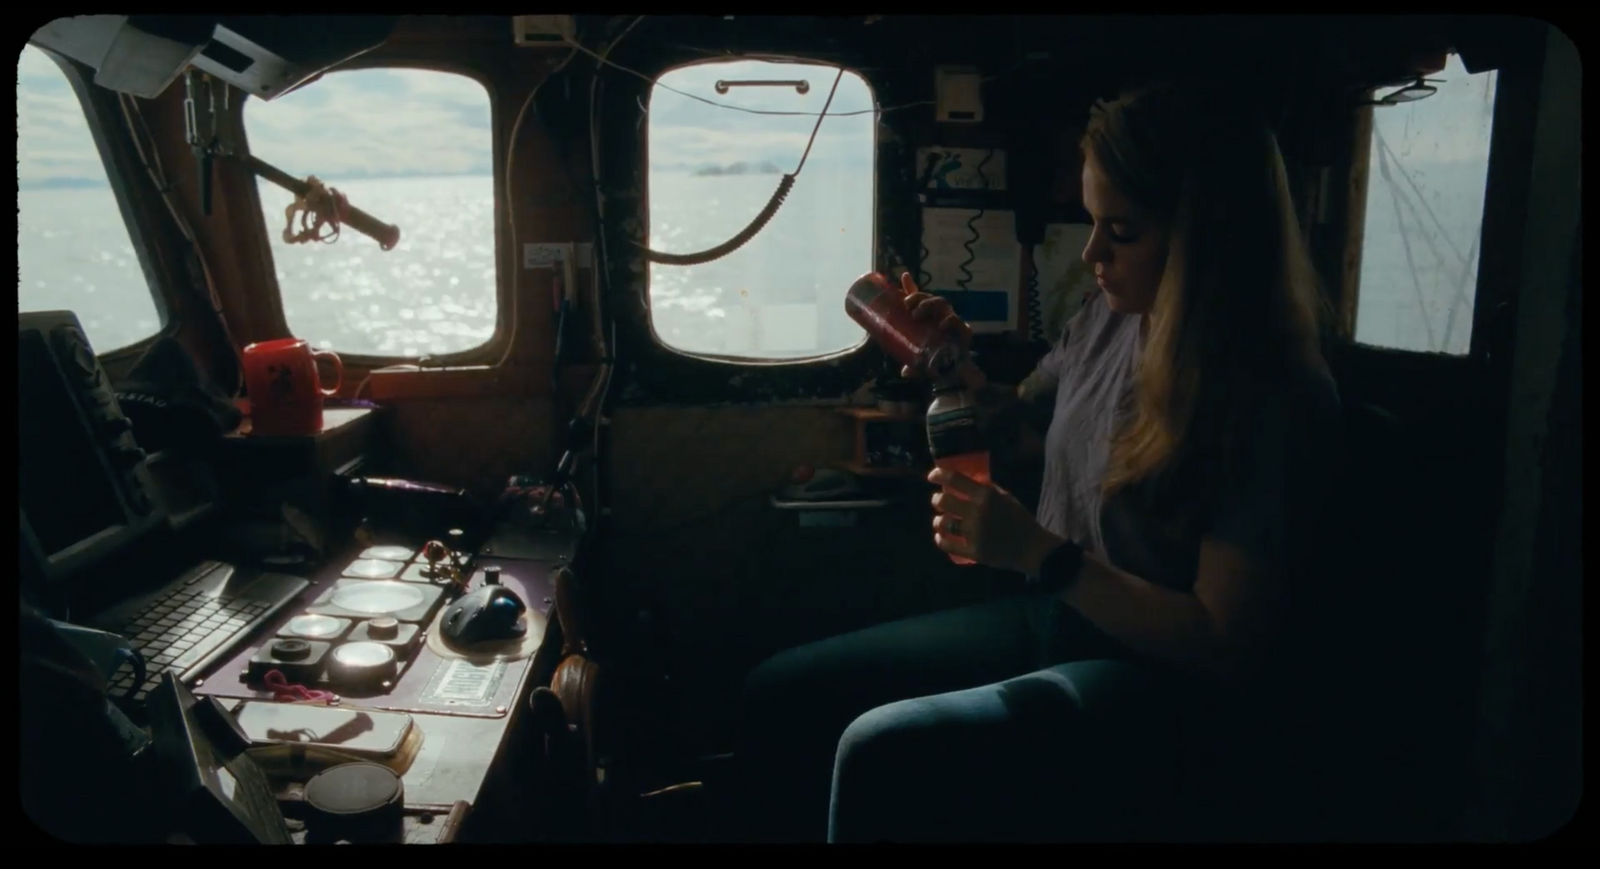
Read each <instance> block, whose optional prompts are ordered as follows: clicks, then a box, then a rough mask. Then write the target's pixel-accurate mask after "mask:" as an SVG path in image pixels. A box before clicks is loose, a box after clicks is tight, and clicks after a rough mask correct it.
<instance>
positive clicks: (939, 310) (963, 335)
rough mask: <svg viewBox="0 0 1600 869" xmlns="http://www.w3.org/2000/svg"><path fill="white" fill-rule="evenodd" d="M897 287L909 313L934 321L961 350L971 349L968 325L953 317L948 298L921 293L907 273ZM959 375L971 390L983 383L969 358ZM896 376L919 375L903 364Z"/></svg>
mask: <svg viewBox="0 0 1600 869" xmlns="http://www.w3.org/2000/svg"><path fill="white" fill-rule="evenodd" d="M900 289H901V291H902V292H904V293H905V306H906V308H908V309H909V310H910V311H911V316H913V317H915V318H916V319H918V320H920V321H922V322H926V323H936V324H938V326H939V331H941V332H943V333H945V334H947V335H949V336H951V337H952V338H955V339H956V340H957V341H959V342H960V343H961V349H962V350H963V351H970V350H971V349H972V327H971V326H969V325H967V323H966V321H965V320H962V319H961V318H960V317H958V316H956V313H955V310H954V309H953V308H951V307H950V302H949V300H947V299H942V298H940V297H938V296H935V295H933V294H931V293H924V292H923V291H922V290H921V288H919V287H918V286H917V282H916V281H915V280H913V279H912V277H911V273H910V272H906V273H905V274H902V275H901V276H900ZM961 374H962V377H963V379H965V380H966V381H967V386H968V387H969V388H971V389H974V390H978V389H982V388H983V387H984V386H986V385H987V380H986V379H985V378H984V376H983V372H982V371H980V370H979V369H978V366H976V365H973V364H972V363H971V361H970V360H969V361H967V362H966V363H965V364H964V365H963V366H962V371H961ZM900 376H901V377H904V378H906V379H907V380H915V379H917V378H919V377H921V376H922V372H920V371H918V370H916V369H915V368H913V367H911V366H910V365H905V366H901V368H900Z"/></svg>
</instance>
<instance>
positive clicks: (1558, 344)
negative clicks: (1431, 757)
mask: <svg viewBox="0 0 1600 869" xmlns="http://www.w3.org/2000/svg"><path fill="white" fill-rule="evenodd" d="M1543 35H1544V40H1543V45H1542V48H1543V51H1542V52H1541V61H1542V62H1541V63H1540V64H1539V66H1538V68H1537V69H1536V70H1535V73H1536V75H1535V76H1534V77H1533V80H1534V81H1535V82H1536V83H1537V96H1536V98H1535V99H1533V100H1530V107H1531V108H1532V110H1533V111H1532V114H1531V118H1530V120H1531V123H1529V124H1528V125H1527V126H1526V128H1525V129H1524V130H1523V131H1522V132H1523V133H1524V135H1526V136H1527V137H1528V140H1529V141H1528V144H1529V148H1528V151H1527V159H1526V160H1524V161H1522V162H1521V164H1520V166H1519V168H1520V174H1521V175H1522V176H1523V177H1524V178H1525V180H1524V182H1523V183H1524V184H1525V188H1524V189H1525V190H1526V197H1527V198H1526V201H1527V203H1529V204H1530V206H1531V207H1529V208H1528V209H1527V210H1526V212H1525V213H1526V219H1525V221H1524V222H1523V223H1522V224H1521V225H1518V226H1515V230H1516V238H1517V242H1518V254H1519V256H1518V258H1517V259H1516V260H1515V261H1514V262H1513V263H1512V265H1514V266H1515V270H1514V272H1512V273H1511V275H1509V276H1508V277H1509V278H1510V280H1511V284H1510V286H1509V287H1508V289H1509V290H1510V293H1511V296H1510V300H1509V304H1508V311H1507V312H1506V314H1505V316H1504V317H1503V319H1502V321H1501V323H1500V324H1499V325H1501V327H1502V328H1503V329H1504V330H1505V331H1506V332H1508V333H1509V336H1508V337H1509V338H1510V341H1511V344H1510V352H1509V353H1507V354H1505V355H1504V356H1503V357H1501V359H1500V365H1499V366H1498V370H1499V371H1501V372H1502V378H1501V379H1500V380H1499V381H1498V384H1499V386H1500V387H1501V389H1503V392H1501V393H1500V394H1501V396H1503V401H1504V402H1505V409H1506V410H1505V416H1504V420H1505V423H1504V442H1503V448H1504V453H1503V459H1502V464H1501V467H1503V484H1502V488H1501V492H1502V493H1503V494H1502V500H1501V502H1500V504H1499V512H1498V514H1497V523H1496V528H1495V534H1494V538H1493V546H1494V550H1493V560H1492V562H1491V567H1492V574H1491V576H1492V579H1491V583H1490V585H1489V587H1488V596H1487V601H1488V619H1487V630H1486V631H1485V632H1484V634H1483V639H1482V645H1481V647H1480V654H1481V660H1482V662H1483V667H1482V670H1481V682H1480V683H1479V692H1478V695H1477V699H1478V715H1477V721H1478V728H1477V743H1476V752H1475V757H1474V767H1475V772H1476V778H1477V792H1476V794H1475V799H1474V800H1473V804H1472V811H1471V813H1470V815H1469V817H1468V821H1467V824H1468V834H1469V835H1471V836H1473V837H1475V838H1490V839H1504V838H1512V839H1529V838H1538V837H1541V836H1543V835H1547V834H1549V833H1551V832H1553V831H1554V830H1555V829H1557V828H1558V827H1559V826H1560V825H1562V824H1563V823H1565V822H1566V821H1568V820H1570V819H1571V817H1572V813H1573V812H1574V811H1575V810H1576V808H1577V796H1578V794H1579V793H1580V791H1579V789H1578V787H1577V779H1575V778H1574V776H1576V775H1578V772H1577V771H1578V770H1579V769H1580V768H1581V761H1580V758H1581V751H1580V743H1579V740H1578V738H1577V729H1576V728H1577V727H1578V726H1579V725H1578V722H1579V714H1580V713H1579V708H1580V701H1581V688H1580V677H1579V673H1580V666H1581V663H1580V662H1581V656H1580V642H1581V641H1580V628H1579V624H1580V622H1579V619H1580V609H1579V608H1578V606H1577V604H1578V603H1579V602H1580V600H1581V593H1582V592H1581V589H1582V573H1581V570H1580V567H1581V565H1580V561H1581V547H1580V545H1579V543H1578V538H1577V534H1576V529H1577V527H1578V523H1580V522H1581V515H1582V497H1581V494H1580V493H1579V492H1578V491H1577V488H1576V487H1577V482H1576V481H1577V479H1578V476H1579V474H1580V471H1581V467H1582V443H1581V440H1580V439H1579V435H1578V433H1579V430H1580V428H1581V416H1582V413H1581V409H1580V407H1581V405H1580V402H1581V389H1580V379H1579V378H1580V374H1579V370H1578V364H1579V357H1580V355H1581V337H1580V329H1581V326H1580V319H1579V313H1580V311H1581V305H1582V303H1581V293H1582V278H1581V266H1582V248H1581V234H1580V227H1581V199H1580V190H1581V184H1580V183H1579V179H1580V178H1581V177H1582V168H1581V124H1582V122H1581V114H1580V110H1579V106H1580V105H1581V89H1582V85H1581V82H1582V62H1581V60H1580V58H1579V56H1578V52H1577V48H1576V46H1575V45H1573V43H1572V41H1571V40H1570V39H1568V38H1567V37H1566V36H1565V35H1564V34H1563V33H1562V32H1561V31H1560V30H1559V29H1557V28H1555V27H1548V28H1546V29H1545V32H1544V34H1543ZM1485 250H1486V252H1487V248H1486V249H1485Z"/></svg>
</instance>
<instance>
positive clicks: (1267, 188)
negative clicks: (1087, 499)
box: [1082, 85, 1327, 495]
mask: <svg viewBox="0 0 1600 869" xmlns="http://www.w3.org/2000/svg"><path fill="white" fill-rule="evenodd" d="M1241 99H1242V96H1241V95H1239V94H1237V93H1236V94H1234V95H1232V96H1231V97H1229V96H1225V95H1221V94H1217V93H1215V92H1212V91H1209V90H1207V89H1203V88H1197V87H1194V86H1189V85H1158V86H1153V87H1148V88H1144V89H1140V90H1138V91H1134V92H1132V93H1130V94H1127V95H1125V96H1123V97H1122V98H1120V99H1118V100H1117V101H1115V102H1113V103H1106V104H1101V105H1100V106H1097V108H1096V111H1095V112H1094V113H1093V116H1092V117H1091V119H1090V123H1089V125H1088V129H1087V131H1086V132H1085V134H1084V137H1083V141H1082V150H1083V153H1084V155H1085V157H1086V158H1088V159H1092V160H1093V161H1094V163H1095V165H1096V166H1097V167H1099V169H1100V170H1101V171H1102V172H1104V173H1105V174H1106V177H1107V179H1108V180H1109V181H1110V183H1111V185H1112V186H1113V187H1114V188H1116V189H1117V190H1118V191H1119V192H1121V193H1122V194H1123V195H1125V196H1127V197H1128V198H1130V199H1132V200H1133V201H1134V202H1136V203H1137V204H1139V205H1140V206H1141V207H1142V208H1144V209H1145V210H1147V211H1148V212H1150V214H1151V215H1152V217H1153V218H1154V219H1156V220H1157V221H1160V222H1161V223H1163V224H1164V225H1165V226H1166V227H1167V230H1168V237H1169V249H1168V252H1167V260H1166V268H1165V271H1164V273H1163V275H1162V278H1161V284H1160V288H1159V290H1158V291H1157V294H1156V298H1155V302H1154V305H1153V307H1152V309H1151V311H1150V312H1149V324H1148V325H1149V332H1148V334H1147V336H1146V342H1145V347H1144V354H1143V357H1142V358H1141V360H1140V365H1139V372H1138V378H1137V388H1136V400H1135V407H1134V413H1133V416H1132V418H1131V419H1130V420H1129V422H1128V424H1127V425H1126V427H1125V428H1124V429H1123V430H1122V431H1121V432H1120V433H1119V434H1118V436H1117V439H1116V440H1115V442H1114V443H1113V445H1112V454H1111V461H1110V463H1109V467H1108V469H1107V474H1106V479H1105V481H1104V489H1105V492H1106V493H1107V494H1108V495H1109V494H1110V493H1112V492H1115V491H1117V490H1119V489H1122V488H1124V487H1126V486H1129V485H1131V484H1133V483H1138V482H1142V481H1146V480H1151V479H1153V478H1165V477H1168V476H1170V475H1173V474H1177V473H1181V472H1183V471H1186V470H1188V469H1189V468H1190V465H1191V460H1192V459H1195V458H1198V457H1201V456H1208V457H1221V456H1224V455H1225V454H1226V453H1227V452H1228V446H1229V444H1230V442H1232V441H1233V438H1232V437H1231V435H1232V431H1233V427H1234V426H1235V425H1236V424H1237V422H1238V421H1239V418H1240V416H1241V414H1242V413H1243V412H1245V411H1246V410H1247V409H1248V404H1249V396H1250V394H1251V392H1252V391H1254V390H1255V389H1256V388H1258V387H1259V386H1261V385H1264V384H1265V383H1267V382H1270V381H1274V380H1279V379H1280V378H1281V376H1283V375H1285V374H1288V373H1291V372H1293V371H1295V370H1300V371H1305V370H1307V369H1310V370H1314V371H1317V372H1321V373H1323V374H1325V373H1326V371H1327V367H1326V363H1325V361H1324V360H1323V357H1322V353H1321V348H1320V329H1321V326H1322V323H1323V322H1324V319H1323V318H1324V317H1325V315H1326V311H1327V306H1326V301H1325V299H1324V298H1323V297H1322V294H1321V292H1320V289H1319V287H1318V282H1317V278H1316V271H1315V269H1314V267H1313V266H1312V264H1311V259H1310V256H1309V254H1308V253H1307V251H1306V248H1305V243H1304V240H1303V239H1302V238H1301V236H1300V229H1299V221H1298V220H1297V219H1296V218H1295V211H1294V203H1293V198H1292V196H1291V195H1290V191H1289V182H1288V175H1287V173H1286V172H1285V170H1284V164H1283V156H1282V154H1281V153H1280V152H1279V150H1278V144H1277V139H1276V137H1275V136H1274V135H1273V133H1272V130H1271V128H1270V127H1269V126H1268V125H1267V123H1266V122H1265V121H1264V120H1263V119H1262V118H1260V117H1259V116H1258V115H1256V113H1255V112H1253V111H1251V110H1250V107H1248V106H1244V105H1241V104H1240V101H1241Z"/></svg>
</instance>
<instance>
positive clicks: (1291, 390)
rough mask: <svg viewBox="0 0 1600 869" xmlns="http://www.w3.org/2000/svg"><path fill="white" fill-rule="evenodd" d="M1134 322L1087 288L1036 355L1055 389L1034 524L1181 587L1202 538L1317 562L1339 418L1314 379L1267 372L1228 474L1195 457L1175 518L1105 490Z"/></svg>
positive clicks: (1127, 381)
mask: <svg viewBox="0 0 1600 869" xmlns="http://www.w3.org/2000/svg"><path fill="white" fill-rule="evenodd" d="M1141 319H1142V317H1141V316H1139V315H1131V314H1118V313H1116V312H1114V311H1112V310H1111V309H1110V308H1109V307H1108V306H1107V305H1106V303H1105V299H1104V298H1103V297H1102V296H1101V295H1100V294H1096V295H1095V296H1094V297H1093V298H1091V299H1090V300H1089V302H1088V303H1087V304H1086V305H1084V307H1083V310H1081V311H1079V312H1078V314H1077V315H1076V316H1075V317H1073V318H1072V320H1071V321H1070V322H1068V323H1067V326H1066V334H1065V335H1064V336H1063V338H1062V339H1061V340H1060V341H1058V342H1056V345H1055V347H1053V348H1052V349H1051V351H1050V352H1049V353H1047V354H1046V355H1045V357H1044V359H1043V360H1041V361H1040V363H1039V368H1038V374H1039V377H1040V378H1041V379H1043V380H1045V381H1046V382H1048V381H1055V383H1056V389H1055V415H1054V418H1053V419H1052V421H1051V423H1050V430H1049V432H1048V433H1047V434H1046V435H1045V467H1044V481H1043V485H1042V487H1041V490H1040V496H1039V509H1038V513H1037V518H1038V520H1039V523H1040V524H1041V525H1043V526H1044V527H1045V528H1046V529H1048V530H1050V531H1052V532H1054V533H1056V534H1059V535H1061V536H1063V537H1066V538H1068V539H1071V540H1073V541H1075V542H1077V543H1078V544H1079V545H1080V546H1083V547H1084V548H1085V549H1088V550H1090V551H1092V552H1098V553H1100V554H1102V555H1104V556H1105V557H1106V558H1107V559H1108V560H1109V561H1110V562H1111V563H1112V564H1114V565H1116V566H1117V567H1119V568H1121V569H1123V570H1125V571H1127V572H1129V573H1131V574H1133V575H1135V576H1138V577H1140V578H1143V579H1146V580H1148V581H1150V582H1154V583H1157V584H1159V585H1163V586H1166V587H1169V588H1173V589H1176V590H1179V591H1187V590H1189V589H1190V588H1192V587H1193V585H1194V581H1195V574H1196V571H1197V569H1198V560H1199V551H1200V539H1201V537H1202V536H1207V535H1211V536H1216V537H1218V538H1221V539H1225V540H1227V541H1229V542H1231V543H1234V544H1236V545H1239V546H1242V547H1244V548H1245V549H1246V550H1248V551H1249V552H1251V553H1252V554H1253V555H1255V556H1256V557H1257V558H1259V559H1262V560H1264V561H1266V562H1268V563H1269V564H1272V565H1273V566H1276V567H1280V568H1290V567H1291V565H1296V564H1299V563H1302V562H1301V559H1303V558H1306V557H1314V555H1315V553H1314V549H1315V547H1316V545H1317V544H1316V540H1315V537H1314V535H1315V533H1316V531H1317V529H1318V528H1319V527H1320V526H1321V515H1320V510H1321V508H1322V507H1323V506H1324V505H1325V503H1326V500H1327V498H1328V497H1329V495H1330V492H1331V489H1330V484H1331V482H1332V476H1333V474H1334V473H1336V472H1337V471H1336V468H1337V463H1336V459H1337V454H1336V453H1335V451H1334V450H1335V441H1333V440H1331V439H1332V438H1335V437H1337V436H1338V432H1339V431H1340V428H1339V424H1340V421H1341V419H1342V414H1341V412H1340V405H1339V398H1338V393H1337V392H1336V390H1335V388H1334V386H1333V383H1332V381H1331V380H1328V379H1327V378H1326V377H1323V376H1317V375H1307V376H1306V377H1275V378H1267V377H1264V378H1263V379H1262V388H1261V390H1260V392H1259V393H1257V394H1255V395H1252V401H1251V404H1250V406H1249V407H1248V408H1247V409H1246V411H1245V414H1246V415H1247V419H1246V421H1245V423H1244V424H1243V425H1241V426H1240V428H1239V430H1238V431H1239V435H1238V437H1239V439H1240V440H1242V441H1243V442H1242V443H1238V444H1236V445H1235V446H1236V447H1237V449H1236V451H1235V455H1236V456H1237V457H1238V458H1236V460H1235V461H1234V463H1233V464H1232V466H1231V467H1230V468H1227V469H1224V467H1223V466H1222V464H1221V463H1218V462H1210V463H1202V467H1201V471H1200V473H1199V474H1197V475H1195V476H1193V477H1191V479H1195V480H1197V482H1196V483H1194V484H1191V485H1190V486H1189V487H1188V488H1187V489H1185V490H1183V491H1182V494H1181V496H1180V497H1178V498H1176V499H1175V505H1176V508H1177V511H1178V512H1177V514H1176V517H1177V518H1176V519H1174V518H1173V517H1172V516H1170V515H1169V516H1160V515H1158V511H1156V510H1154V509H1152V508H1151V506H1150V502H1149V500H1148V491H1147V489H1146V488H1144V487H1141V486H1132V487H1129V488H1127V489H1125V490H1124V491H1122V492H1119V493H1117V494H1116V495H1114V496H1112V497H1111V498H1110V499H1109V501H1108V500H1106V499H1104V498H1103V497H1102V495H1101V483H1102V481H1103V480H1104V479H1105V475H1106V467H1107V463H1108V460H1109V457H1110V452H1111V442H1112V438H1113V437H1114V435H1115V434H1116V432H1117V431H1118V430H1119V429H1120V428H1121V426H1122V424H1123V423H1124V421H1125V420H1126V419H1127V417H1128V415H1129V414H1130V413H1131V412H1132V410H1133V396H1134V386H1135V374H1136V372H1137V371H1138V364H1139V356H1140V353H1141V352H1142V351H1143V349H1144V340H1145V339H1144V335H1143V329H1141V326H1140V321H1141Z"/></svg>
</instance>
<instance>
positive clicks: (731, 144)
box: [647, 60, 877, 361]
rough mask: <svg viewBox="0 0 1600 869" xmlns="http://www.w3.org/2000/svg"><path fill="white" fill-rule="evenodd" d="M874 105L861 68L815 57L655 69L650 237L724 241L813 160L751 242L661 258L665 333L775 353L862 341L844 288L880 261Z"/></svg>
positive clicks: (656, 293)
mask: <svg viewBox="0 0 1600 869" xmlns="http://www.w3.org/2000/svg"><path fill="white" fill-rule="evenodd" d="M836 78H837V80H838V88H837V92H835V93H834V94H833V101H832V103H831V105H828V109H827V115H826V117H825V118H824V119H823V122H822V125H821V127H820V128H818V127H817V119H818V117H819V114H820V113H821V112H822V110H823V106H824V104H826V103H828V98H829V93H830V91H833V89H834V82H835V79H836ZM719 82H720V83H722V84H721V85H720V86H719ZM875 106H876V104H875V102H874V97H873V94H872V90H871V87H870V86H869V85H868V84H867V82H866V80H865V79H863V78H862V77H861V76H860V75H858V74H856V73H854V72H851V71H849V70H845V71H844V73H843V75H842V77H841V76H840V73H839V68H838V67H830V66H824V65H818V64H807V63H776V62H768V61H755V60H739V61H715V62H711V63H700V64H693V65H689V66H680V67H676V68H674V69H672V70H669V71H667V72H666V73H664V74H662V75H661V76H660V77H659V78H658V79H657V80H656V82H655V85H654V86H653V87H652V88H651V91H650V103H649V108H648V128H647V135H648V142H649V202H650V211H649V221H650V234H649V238H650V248H651V249H652V250H655V251H659V252H663V253H669V254H693V253H698V252H701V251H705V250H707V249H710V248H715V247H717V246H718V245H721V244H723V243H724V242H726V241H728V240H729V239H731V238H733V237H734V236H736V235H738V234H739V233H740V232H741V231H743V230H744V229H745V228H746V227H747V226H749V225H750V224H751V222H752V220H754V219H755V218H756V216H757V215H758V214H760V213H761V211H762V209H763V208H764V207H766V205H767V203H768V202H769V200H771V199H772V197H773V194H774V192H775V191H776V190H777V189H778V185H779V182H780V181H781V180H782V179H783V176H784V175H785V174H787V173H794V172H795V170H796V169H797V168H799V167H800V164H801V160H802V157H804V161H805V163H804V167H803V169H802V171H801V172H800V174H799V177H798V178H797V180H796V181H795V184H794V188H793V190H791V191H790V193H789V195H788V197H787V199H786V200H785V201H784V202H783V203H782V205H781V206H780V207H779V208H778V210H777V213H776V215H775V216H774V217H773V218H772V220H771V222H770V223H768V224H767V225H766V226H765V227H764V228H762V229H761V231H760V232H758V233H757V234H756V235H755V237H754V238H751V239H750V240H749V241H748V242H747V243H746V244H745V245H744V246H743V247H740V248H738V249H737V250H735V251H733V252H732V253H731V254H728V255H727V256H724V257H722V258H720V259H716V260H713V261H711V262H707V263H704V264H698V265H669V264H664V263H659V262H652V263H651V264H650V290H649V296H648V299H649V307H650V322H651V326H652V328H653V331H654V332H655V336H656V339H657V340H658V341H660V342H661V343H662V344H663V345H665V346H666V347H669V348H671V349H673V350H677V351H680V352H684V353H692V354H698V355H710V356H721V357H731V358H736V359H744V360H758V361H774V360H797V359H804V358H809V357H818V356H826V355H830V354H833V353H837V352H840V351H844V350H849V349H851V348H853V347H856V346H858V345H860V344H861V343H862V342H863V341H864V340H865V335H864V333H863V332H862V330H861V327H859V326H857V325H856V324H855V323H854V322H853V321H852V320H851V319H850V318H849V317H848V316H847V315H846V314H845V311H844V294H845V290H847V289H848V288H849V286H850V284H851V282H852V281H854V280H855V279H856V278H857V277H859V276H860V275H861V274H862V273H864V272H867V271H870V270H871V269H872V265H873V246H874V243H873V224H874V213H873V211H874V202H875V187H874V179H875V172H874V161H875V157H876V129H877V124H876V115H875ZM814 128H815V129H816V130H817V134H816V140H815V143H814V144H812V145H811V146H810V152H809V154H807V152H806V148H807V143H808V142H809V141H810V140H811V135H812V130H813V129H814Z"/></svg>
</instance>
